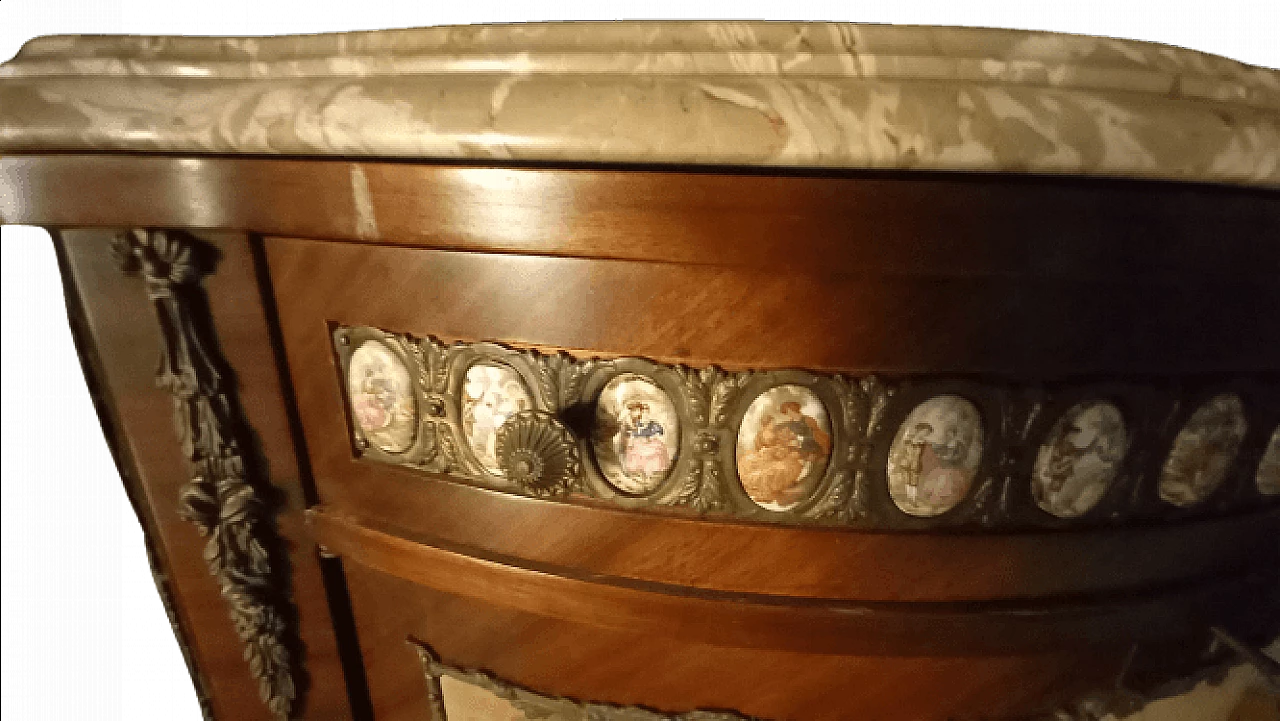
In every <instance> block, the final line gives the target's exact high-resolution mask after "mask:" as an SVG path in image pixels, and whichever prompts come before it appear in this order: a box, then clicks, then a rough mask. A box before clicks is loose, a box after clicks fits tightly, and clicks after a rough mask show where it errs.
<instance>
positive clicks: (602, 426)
mask: <svg viewBox="0 0 1280 721" xmlns="http://www.w3.org/2000/svg"><path fill="white" fill-rule="evenodd" d="M592 445H593V446H594V449H595V455H596V462H597V463H598V464H599V466H600V472H601V473H603V474H604V477H605V478H606V479H608V481H609V483H610V484H611V485H612V486H613V487H614V488H617V489H618V490H619V491H622V492H623V493H629V494H635V495H643V494H646V493H651V492H653V491H654V490H655V489H656V488H657V487H658V486H659V485H661V484H662V482H663V481H664V480H666V478H667V476H668V475H670V473H671V468H672V466H674V465H675V462H676V454H677V453H678V451H679V448H680V417H679V415H678V414H677V413H676V407H675V404H674V403H672V402H671V396H669V395H667V392H666V391H664V390H662V388H660V387H658V384H656V383H654V382H653V381H652V380H650V379H648V378H646V377H644V376H641V375H637V374H635V373H623V374H622V375H619V376H617V377H615V378H613V379H612V380H610V381H609V382H608V383H607V384H605V387H604V389H603V390H601V391H600V397H599V399H598V400H597V402H596V418H595V427H594V429H593V433H592Z"/></svg>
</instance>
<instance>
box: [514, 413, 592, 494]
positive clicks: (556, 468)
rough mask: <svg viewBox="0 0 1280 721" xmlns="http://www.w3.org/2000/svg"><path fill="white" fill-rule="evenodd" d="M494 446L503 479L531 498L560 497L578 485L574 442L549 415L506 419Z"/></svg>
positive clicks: (579, 459) (578, 465)
mask: <svg viewBox="0 0 1280 721" xmlns="http://www.w3.org/2000/svg"><path fill="white" fill-rule="evenodd" d="M496 445H497V456H498V463H499V465H500V466H501V467H502V472H503V475H504V476H506V478H507V480H509V481H511V482H512V483H514V484H515V485H516V486H518V487H520V488H522V489H524V490H525V491H527V492H528V493H530V494H532V495H534V496H562V495H565V494H567V493H571V492H573V491H574V490H576V489H577V487H578V485H579V483H580V481H581V478H582V457H581V456H580V455H579V453H578V440H577V439H576V438H574V436H573V433H572V432H571V431H570V430H569V429H568V428H566V427H565V425H564V424H563V423H561V422H560V421H558V420H556V418H555V416H553V415H551V414H550V413H545V412H542V411H521V412H519V413H517V414H515V415H514V416H512V417H510V418H508V419H507V420H506V422H505V423H503V424H502V425H501V426H500V427H499V428H498V431H497V441H496Z"/></svg>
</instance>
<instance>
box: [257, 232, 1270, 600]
mask: <svg viewBox="0 0 1280 721" xmlns="http://www.w3.org/2000/svg"><path fill="white" fill-rule="evenodd" d="M267 254H268V258H269V261H270V264H271V269H272V274H273V280H274V283H275V285H276V288H277V291H278V292H279V298H280V300H279V309H280V319H281V329H282V333H283V335H284V340H285V347H286V351H287V353H288V356H289V364H290V368H291V369H292V375H293V381H294V385H295V388H296V389H297V393H298V404H299V408H300V410H301V413H302V423H303V427H304V430H305V433H306V436H307V438H308V446H309V448H310V449H311V460H312V463H313V467H314V471H315V475H316V483H317V490H318V492H319V494H320V498H321V500H322V501H324V502H325V503H327V504H329V505H331V506H333V507H334V508H336V509H338V510H341V511H344V512H347V513H351V514H354V515H357V516H359V517H361V518H364V519H376V520H378V521H379V522H382V523H385V524H387V527H389V528H395V529H399V532H401V533H411V534H412V533H417V534H425V535H429V536H434V537H438V538H442V539H445V540H447V541H449V542H452V543H457V544H460V545H464V546H468V547H472V548H476V549H479V550H483V551H485V552H488V553H495V554H499V555H507V556H511V557H516V558H524V559H527V560H528V561H530V562H532V563H544V564H550V565H556V566H563V567H578V568H582V569H583V570H585V571H590V572H599V573H605V574H608V575H614V576H620V577H627V578H636V579H642V580H653V581H659V582H665V583H673V584H689V585H697V586H702V587H707V588H716V589H720V590H734V591H744V590H759V591H762V592H769V593H785V594H794V595H814V596H827V597H836V598H859V599H866V600H939V599H947V600H958V599H982V598H993V597H1034V596H1043V595H1054V594H1061V593H1072V592H1077V593H1086V592H1097V591H1106V590H1116V589H1122V588H1141V587H1144V586H1149V585H1158V584H1162V583H1171V582H1175V581H1177V580H1180V579H1186V578H1195V577H1202V576H1205V575H1212V574H1214V573H1217V572H1219V571H1226V570H1229V569H1240V568H1241V567H1242V566H1245V565H1249V564H1252V563H1254V562H1257V563H1259V564H1265V563H1267V562H1269V561H1270V560H1272V559H1275V558H1276V557H1277V556H1276V555H1273V554H1277V553H1280V549H1277V548H1276V547H1275V544H1269V543H1268V542H1267V539H1268V538H1270V537H1274V533H1275V529H1276V528H1277V525H1278V524H1280V516H1277V515H1276V511H1274V510H1272V511H1265V512H1261V513H1259V514H1258V515H1256V516H1244V517H1241V518H1238V519H1234V520H1230V521H1223V522H1220V523H1219V522H1207V523H1204V524H1197V525H1195V526H1183V527H1181V528H1180V530H1179V528H1170V529H1160V528H1141V529H1138V528H1134V529H1127V530H1115V531H1108V530H1100V531H1089V532H1072V533H1041V534H1025V535H1024V534H1017V535H1004V536H989V537H983V536H979V535H936V536H935V535H923V536H921V535H903V534H891V533H886V534H872V533H847V532H837V531H819V530H807V531H806V530H799V529H782V528H771V527H767V526H752V525H742V524H737V525H735V524H728V523H716V522H702V521H696V520H692V519H689V520H685V519H680V518H673V517H660V516H656V515H648V514H642V513H627V512H620V511H615V510H607V509H603V508H586V507H572V506H566V505H559V504H551V503H545V502H539V501H536V500H533V499H527V498H518V497H513V496H509V495H505V494H501V493H496V492H491V491H485V490H481V489H476V488H468V487H465V486H460V485H458V484H455V483H450V482H448V481H444V480H437V479H435V478H433V477H431V476H426V475H420V474H414V473H409V472H406V471H402V470H398V469H395V468H389V467H385V466H378V465H375V464H370V463H361V462H356V461H354V460H353V456H354V454H353V449H352V447H351V443H350V440H349V439H350V432H349V430H348V428H347V425H346V417H347V416H346V410H345V408H344V405H343V404H344V400H343V398H342V384H341V381H340V378H339V376H340V373H339V372H338V370H337V368H336V365H335V363H336V361H335V359H334V358H333V351H332V346H331V340H330V334H329V326H328V323H329V322H351V323H357V322H368V323H372V324H376V325H379V326H382V327H391V328H399V329H404V330H407V331H412V332H418V333H423V334H426V333H427V332H428V331H431V330H439V329H444V330H445V331H449V330H463V329H465V330H468V331H469V332H470V333H471V334H474V335H475V336H477V337H481V338H484V337H498V338H502V337H504V334H506V333H516V332H520V333H523V334H524V336H523V337H524V338H525V339H528V340H533V341H539V342H545V341H555V342H562V343H564V344H565V345H568V346H570V347H600V346H601V345H602V346H604V347H605V348H606V349H612V350H616V349H620V348H626V347H627V346H626V345H625V343H626V342H627V341H628V340H630V342H631V343H632V345H631V346H630V347H632V348H634V349H637V350H639V351H640V352H641V353H643V350H645V349H653V350H658V349H659V348H661V347H662V346H661V344H662V343H663V339H666V338H675V337H687V338H689V339H690V342H691V343H693V342H697V343H698V344H699V345H698V346H695V347H694V351H695V354H696V355H709V356H713V357H716V356H719V357H721V358H727V357H737V358H742V357H744V356H747V355H748V354H753V355H756V356H758V357H762V358H764V359H765V360H767V361H775V362H776V359H777V358H778V356H781V355H787V354H796V353H799V352H802V351H805V350H807V351H808V352H809V353H811V354H812V353H816V352H817V351H816V350H814V349H813V347H812V346H809V345H805V344H799V345H797V346H795V347H783V346H779V345H777V344H775V343H773V342H772V341H771V339H769V338H768V337H764V336H759V335H754V336H753V335H752V334H751V333H750V332H749V330H748V329H749V327H750V323H749V321H747V320H743V321H741V328H742V333H741V334H738V333H734V332H731V331H726V330H724V328H723V326H722V325H713V326H704V325H703V324H702V319H703V318H704V317H705V314H702V313H698V312H693V313H690V314H688V315H667V316H665V317H667V318H669V319H670V322H669V324H667V325H664V326H663V327H662V328H661V329H660V330H655V331H654V332H653V333H652V334H642V333H641V332H640V331H638V330H637V329H636V328H635V326H620V325H615V324H612V323H610V322H609V319H610V318H619V317H623V316H624V314H626V313H627V307H628V306H627V305H626V304H625V303H620V304H618V305H617V306H605V305H603V304H599V303H597V304H595V305H594V306H593V305H591V303H592V299H593V298H596V297H598V296H599V294H601V293H603V292H604V290H603V289H605V288H610V289H614V290H611V291H610V292H611V293H616V294H618V295H623V294H627V293H632V292H638V291H635V290H633V287H632V286H627V285H625V284H623V283H621V282H619V283H618V284H617V285H616V286H615V285H610V284H608V282H607V281H609V280H611V274H613V273H615V272H617V271H616V270H615V269H614V268H613V267H612V266H613V265H614V264H616V263H617V262H616V261H614V262H604V261H596V262H594V263H590V264H588V263H587V262H586V261H581V262H579V261H573V263H574V264H575V267H577V268H579V269H581V270H582V275H583V276H585V277H588V278H593V279H595V282H598V283H600V285H598V286H596V285H587V287H585V288H584V287H581V286H580V285H574V284H570V285H569V286H568V287H566V285H565V284H564V283H561V282H560V281H561V280H563V279H567V278H572V277H575V276H573V275H572V274H571V273H569V272H567V271H566V272H564V273H560V272H557V269H558V267H559V266H561V265H562V264H565V263H568V262H569V261H564V260H560V259H543V258H525V257H511V256H504V257H500V258H492V257H483V256H476V255H472V254H462V253H451V252H438V251H420V250H419V251H414V250H406V249H397V248H385V247H377V248H359V247H355V246H347V245H340V244H334V243H323V242H312V241H298V240H284V239H270V240H269V242H268V244H267ZM624 265H626V266H627V267H630V265H631V264H624ZM504 271H505V272H504ZM664 277H667V274H666V273H665V272H664V273H661V274H659V273H655V274H654V275H653V276H652V280H653V282H654V283H663V282H665V281H663V280H662V278H664ZM677 277H678V276H677ZM583 285H586V282H585V281H584V282H583ZM374 287H386V288H394V289H395V292H393V293H369V292H367V289H369V288H374ZM670 287H672V288H673V291H672V292H673V293H674V292H675V290H674V286H670ZM655 302H656V301H655ZM710 302H711V301H708V303H710ZM716 302H717V306H716V307H720V308H722V307H725V306H731V305H732V301H731V300H723V299H722V300H719V301H716ZM557 307H562V308H565V309H566V310H565V311H563V312H557V311H556V308H557ZM584 307H587V308H588V309H587V310H578V309H582V308H584ZM610 308H613V310H612V313H614V315H612V316H610V315H608V313H609V312H610V310H609V309H610ZM742 310H743V312H744V313H745V312H746V310H747V309H746V308H743V309H742ZM673 312H674V311H673ZM583 314H599V317H600V321H599V322H597V323H574V322H573V321H574V320H575V319H580V318H581V316H582V315H583ZM748 317H749V316H748ZM531 319H537V323H536V326H535V324H534V322H533V321H531ZM708 328H715V329H716V330H715V332H709V331H708ZM628 332H632V333H633V335H631V336H625V337H624V334H626V333H628ZM721 333H728V334H729V336H730V338H729V339H728V340H726V339H724V338H722V337H721ZM597 343H599V344H600V345H596V344H597ZM769 364H770V365H772V364H774V363H769ZM777 364H778V365H781V363H780V362H778V363H777ZM748 548H749V549H751V552H750V553H747V552H744V550H743V549H748ZM777 568H787V569H790V570H789V572H788V573H787V574H778V573H776V570H775V569H777Z"/></svg>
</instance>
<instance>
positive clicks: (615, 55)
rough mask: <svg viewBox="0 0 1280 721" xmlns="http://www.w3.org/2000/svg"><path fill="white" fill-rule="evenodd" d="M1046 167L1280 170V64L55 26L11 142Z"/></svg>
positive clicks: (886, 32) (599, 27)
mask: <svg viewBox="0 0 1280 721" xmlns="http://www.w3.org/2000/svg"><path fill="white" fill-rule="evenodd" d="M50 151H75V152H81V151H84V152H92V151H135V152H171V153H183V154H203V153H219V154H226V153H232V154H287V155H295V156H343V157H397V158H403V157H411V158H423V159H447V160H453V159H469V160H481V161H492V162H498V163H501V162H503V161H510V160H518V161H551V162H564V163H650V164H653V163H656V164H699V165H732V166H773V167H802V168H803V167H811V168H863V169H868V168H874V169H898V170H947V171H951V170H958V171H976V172H1011V173H1036V174H1040V173H1045V174H1068V175H1084V176H1106V177H1128V178H1151V179H1165V180H1185V181H1198V182H1217V183H1230V184H1243V185H1254V186H1266V187H1280V71H1277V70H1272V69H1265V68H1258V67H1251V66H1248V65H1244V64H1241V63H1238V62H1235V61H1232V60H1229V59H1226V58H1222V57H1218V56H1214V55H1208V54H1205V53H1200V52H1195V51H1191V50H1185V49H1181V48H1175V47H1169V46H1165V45H1157V44H1151V43H1144V42H1135V41H1128V40H1114V39H1106V38H1096V37H1085V36H1074V35H1061V34H1054V33H1042V32H1023V31H1009V30H990V29H969V28H937V27H905V26H890V25H849V24H832V23H778V22H648V21H644V22H612V23H610V22H593V23H537V24H527V25H485V26H457V27H436V28H423V29H414V30H394V31H379V32H359V33H342V34H329V35H312V36H284V37H271V38H196V37H134V36H119V37H112V36H66V37H61V36H60V37H46V38H39V39H37V40H33V41H31V42H30V43H28V44H27V45H26V46H25V47H24V48H23V49H22V50H21V52H19V53H18V55H17V56H16V57H15V58H14V59H13V60H11V61H10V62H8V63H6V64H4V65H0V153H33V152H50Z"/></svg>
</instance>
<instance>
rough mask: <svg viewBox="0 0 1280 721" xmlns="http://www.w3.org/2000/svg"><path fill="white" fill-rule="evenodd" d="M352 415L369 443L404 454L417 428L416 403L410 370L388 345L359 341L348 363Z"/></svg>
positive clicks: (348, 385) (348, 387) (387, 450)
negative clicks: (360, 342)
mask: <svg viewBox="0 0 1280 721" xmlns="http://www.w3.org/2000/svg"><path fill="white" fill-rule="evenodd" d="M347 393H348V397H349V399H350V401H351V414H352V415H353V416H354V417H355V422H356V425H357V426H358V427H359V428H360V433H361V435H363V436H364V439H365V440H366V441H368V442H369V445H371V446H373V447H375V448H378V449H380V450H382V451H385V452H387V453H403V452H404V451H406V450H408V448H409V446H410V445H412V444H413V439H414V435H415V434H416V433H417V427H418V409H417V402H416V401H415V400H414V397H413V384H412V383H411V381H410V380H409V370H408V369H407V368H405V366H404V363H403V362H401V360H400V358H399V357H398V356H396V354H395V351H392V350H391V349H390V348H388V347H387V346H386V345H385V344H383V343H381V342H379V341H376V340H370V341H365V342H364V343H362V344H360V346H359V347H358V348H356V349H355V351H354V352H353V353H352V354H351V360H350V362H349V363H348V364H347Z"/></svg>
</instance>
